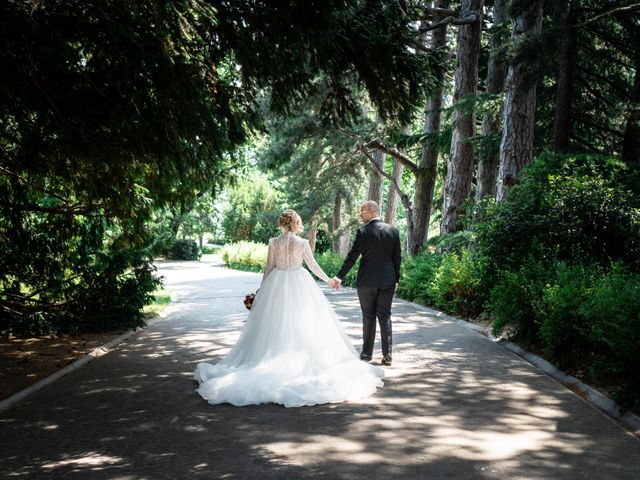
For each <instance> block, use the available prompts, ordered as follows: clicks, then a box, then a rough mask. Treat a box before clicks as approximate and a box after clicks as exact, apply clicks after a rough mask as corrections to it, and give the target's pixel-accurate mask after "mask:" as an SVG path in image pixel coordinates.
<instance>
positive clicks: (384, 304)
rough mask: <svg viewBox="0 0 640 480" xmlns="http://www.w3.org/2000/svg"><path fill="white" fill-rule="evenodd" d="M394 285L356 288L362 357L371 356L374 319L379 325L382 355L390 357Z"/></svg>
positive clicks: (374, 327) (374, 330)
mask: <svg viewBox="0 0 640 480" xmlns="http://www.w3.org/2000/svg"><path fill="white" fill-rule="evenodd" d="M395 289H396V287H395V285H392V286H390V287H358V299H359V300H360V308H361V309H362V353H361V354H362V355H367V356H369V357H371V356H372V355H373V343H374V342H375V340H376V317H377V318H378V323H380V337H381V340H382V355H391V345H392V344H393V340H392V335H391V302H392V301H393V293H394V292H395Z"/></svg>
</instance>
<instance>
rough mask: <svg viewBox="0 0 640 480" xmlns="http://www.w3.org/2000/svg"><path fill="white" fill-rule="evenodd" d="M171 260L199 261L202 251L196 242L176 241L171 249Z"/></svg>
mask: <svg viewBox="0 0 640 480" xmlns="http://www.w3.org/2000/svg"><path fill="white" fill-rule="evenodd" d="M169 258H170V259H171V260H199V259H200V249H199V248H198V244H197V243H196V242H195V241H194V240H176V241H175V242H173V245H171V248H170V249H169Z"/></svg>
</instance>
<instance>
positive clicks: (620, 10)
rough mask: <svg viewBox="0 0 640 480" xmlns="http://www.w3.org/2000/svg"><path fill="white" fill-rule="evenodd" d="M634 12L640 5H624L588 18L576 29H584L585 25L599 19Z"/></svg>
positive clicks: (639, 8)
mask: <svg viewBox="0 0 640 480" xmlns="http://www.w3.org/2000/svg"><path fill="white" fill-rule="evenodd" d="M636 10H640V3H633V4H631V5H625V6H623V7H618V8H614V9H613V10H609V11H607V12H603V13H601V14H600V15H596V16H595V17H593V18H590V19H589V20H585V21H584V22H582V23H579V24H578V25H576V28H580V27H584V26H586V25H589V24H590V23H593V22H597V21H598V20H600V19H601V18H604V17H608V16H609V15H615V14H616V13H623V12H634V11H636Z"/></svg>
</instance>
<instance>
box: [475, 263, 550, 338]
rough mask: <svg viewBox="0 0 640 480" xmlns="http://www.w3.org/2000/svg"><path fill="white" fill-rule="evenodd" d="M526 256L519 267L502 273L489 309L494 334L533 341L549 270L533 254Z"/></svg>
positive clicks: (535, 336) (493, 288)
mask: <svg viewBox="0 0 640 480" xmlns="http://www.w3.org/2000/svg"><path fill="white" fill-rule="evenodd" d="M527 260H528V261H526V262H524V263H523V265H522V266H521V267H520V268H519V269H518V270H515V271H510V270H504V271H501V272H500V273H499V275H498V280H497V282H496V284H495V285H494V286H493V287H492V288H491V292H490V300H489V303H488V305H487V310H488V312H489V313H490V315H491V317H492V319H493V334H494V335H500V334H503V333H507V334H508V336H510V337H511V338H514V339H516V340H518V341H521V342H524V343H525V344H526V345H530V344H532V343H534V342H535V341H536V339H537V336H538V328H539V325H538V318H539V315H538V313H539V311H540V303H541V299H542V295H543V291H544V286H545V284H546V279H547V277H548V275H549V270H548V267H547V266H546V265H544V264H541V263H540V262H538V261H536V259H535V258H534V257H528V259H527Z"/></svg>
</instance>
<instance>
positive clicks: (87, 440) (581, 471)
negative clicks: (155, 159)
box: [0, 262, 640, 480]
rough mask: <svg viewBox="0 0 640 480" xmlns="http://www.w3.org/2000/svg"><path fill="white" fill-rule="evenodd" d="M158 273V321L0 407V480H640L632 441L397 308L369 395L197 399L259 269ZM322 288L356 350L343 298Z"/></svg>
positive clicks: (432, 316) (354, 317)
mask: <svg viewBox="0 0 640 480" xmlns="http://www.w3.org/2000/svg"><path fill="white" fill-rule="evenodd" d="M159 272H160V273H161V274H162V275H164V276H165V278H166V285H167V288H169V289H171V291H172V292H173V300H174V301H173V302H172V303H171V304H170V305H169V307H168V308H167V310H166V312H165V314H164V318H163V319H162V320H160V321H157V322H155V323H153V324H152V325H150V326H149V327H147V328H144V329H142V330H141V331H139V332H138V333H137V334H135V335H134V336H132V337H130V338H129V339H128V340H126V341H125V342H124V343H121V344H120V345H118V346H117V347H116V348H115V349H114V350H113V351H112V352H110V353H109V354H107V355H105V356H103V357H101V358H99V359H97V360H95V361H93V362H91V363H89V364H87V365H85V366H83V367H82V368H79V369H77V370H75V371H73V372H72V373H70V374H69V375H67V376H65V377H63V378H62V379H60V380H59V381H57V382H55V383H53V384H51V385H49V386H47V387H45V388H44V389H42V390H41V391H39V392H37V393H36V394H34V395H32V396H31V397H28V398H27V399H25V400H23V401H22V402H20V403H18V404H17V405H15V406H14V407H12V408H10V409H9V410H7V411H5V412H3V413H2V414H0V442H1V443H0V478H16V479H42V478H60V479H63V478H64V479H71V480H73V479H85V478H86V479H127V480H142V479H192V478H194V479H197V478H206V479H212V478H255V479H269V478H304V479H306V478H327V479H329V478H331V479H359V478H366V479H378V478H380V479H382V478H385V479H388V478H393V479H396V478H412V479H413V478H423V479H445V478H446V479H456V480H458V479H598V480H602V479H638V478H640V441H638V439H637V438H636V437H634V436H633V435H632V434H630V433H629V432H627V431H626V430H624V429H623V428H621V427H620V426H619V425H617V424H616V423H615V422H613V421H612V420H611V419H609V418H608V417H606V416H605V415H603V414H602V413H601V412H599V411H598V410H596V409H595V408H593V407H592V406H590V405H589V404H587V403H585V402H584V401H583V400H582V399H581V398H580V397H578V396H577V395H575V394H574V393H573V392H571V391H569V390H568V389H566V388H565V387H564V386H562V385H560V384H558V383H557V382H555V381H554V380H552V379H551V378H549V377H547V376H546V375H544V374H542V373H541V372H539V371H538V370H537V369H536V368H534V367H533V366H531V365H529V364H528V363H526V362H525V361H523V360H521V359H520V358H518V357H516V356H515V355H513V354H512V353H510V352H509V351H508V350H506V349H504V348H503V347H501V346H500V345H498V344H496V343H494V342H492V341H491V340H490V339H488V338H486V337H484V336H482V335H480V334H478V333H476V332H474V331H473V330H471V329H469V328H466V327H465V326H464V325H462V324H461V323H462V322H459V321H455V320H452V319H450V318H447V317H443V316H441V315H438V314H437V312H433V311H431V310H428V309H425V308H423V307H420V306H418V305H415V304H412V303H409V302H405V301H402V300H396V301H394V304H393V317H392V318H393V325H394V342H395V347H394V363H393V366H392V367H390V368H387V367H385V370H386V373H387V376H386V378H385V386H384V388H383V389H379V390H378V392H377V393H376V394H375V395H374V396H372V397H371V398H369V399H367V400H365V401H362V402H353V403H340V404H329V405H317V406H313V407H302V408H291V409H287V408H284V407H282V406H279V405H273V404H267V405H255V406H247V407H240V408H238V407H233V406H231V405H209V404H208V403H207V402H206V401H204V400H203V399H202V398H201V397H200V396H199V395H198V394H197V393H196V392H195V388H196V386H197V385H196V383H195V381H194V380H193V377H192V372H193V369H194V367H195V365H196V363H197V362H201V361H207V362H215V361H216V360H217V359H219V358H221V357H222V356H223V355H224V354H225V352H227V351H228V350H229V348H230V347H231V346H232V345H233V343H234V342H235V340H236V339H237V337H238V335H239V333H240V330H241V328H242V326H243V322H244V319H245V318H246V315H247V313H246V310H245V309H244V306H243V304H242V298H243V296H244V294H245V293H248V292H250V291H254V290H255V289H256V288H257V286H258V285H259V282H260V278H261V275H259V274H254V273H246V272H238V271H234V270H229V269H226V268H222V267H220V266H219V265H216V264H213V263H210V262H173V263H162V264H159ZM324 291H325V293H326V295H327V297H328V298H329V299H330V301H331V302H332V304H333V305H334V307H335V309H336V311H337V312H338V314H339V316H340V317H341V321H342V322H343V324H344V326H345V328H346V329H347V332H348V333H349V334H350V336H351V337H352V338H353V341H354V345H355V346H356V348H357V349H359V345H360V341H359V337H360V332H361V324H360V311H359V306H358V302H357V296H356V294H355V291H354V290H352V289H342V290H341V291H340V292H338V293H335V292H333V291H331V290H330V289H328V288H324ZM380 357H381V354H380V346H379V343H377V344H376V347H375V351H374V362H376V363H379V361H380Z"/></svg>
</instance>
